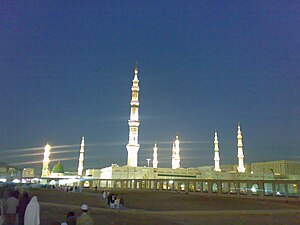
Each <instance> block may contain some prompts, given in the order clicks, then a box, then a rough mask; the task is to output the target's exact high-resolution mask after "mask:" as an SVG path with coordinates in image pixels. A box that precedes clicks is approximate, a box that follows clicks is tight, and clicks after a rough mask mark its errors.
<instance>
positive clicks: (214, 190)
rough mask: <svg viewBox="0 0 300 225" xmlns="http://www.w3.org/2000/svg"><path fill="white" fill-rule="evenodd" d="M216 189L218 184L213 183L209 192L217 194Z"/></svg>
mask: <svg viewBox="0 0 300 225" xmlns="http://www.w3.org/2000/svg"><path fill="white" fill-rule="evenodd" d="M218 189H219V187H218V184H217V183H213V185H212V186H211V191H212V192H213V193H218Z"/></svg>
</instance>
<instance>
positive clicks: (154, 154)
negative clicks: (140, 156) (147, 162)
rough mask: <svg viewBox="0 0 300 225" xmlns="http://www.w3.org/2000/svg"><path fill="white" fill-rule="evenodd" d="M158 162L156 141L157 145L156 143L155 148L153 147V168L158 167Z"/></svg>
mask: <svg viewBox="0 0 300 225" xmlns="http://www.w3.org/2000/svg"><path fill="white" fill-rule="evenodd" d="M157 164H158V161H157V146H156V142H155V145H154V148H153V160H152V165H153V168H157Z"/></svg>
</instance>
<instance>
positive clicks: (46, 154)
mask: <svg viewBox="0 0 300 225" xmlns="http://www.w3.org/2000/svg"><path fill="white" fill-rule="evenodd" d="M44 150H45V151H44V159H43V169H42V177H49V176H50V169H49V163H50V159H49V156H50V150H51V146H50V145H49V144H48V143H47V144H46V146H45V148H44Z"/></svg>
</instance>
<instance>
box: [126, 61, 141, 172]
mask: <svg viewBox="0 0 300 225" xmlns="http://www.w3.org/2000/svg"><path fill="white" fill-rule="evenodd" d="M138 72H139V71H138V68H137V66H135V68H134V79H133V80H132V87H131V92H132V97H131V102H130V105H131V111H130V119H129V120H128V125H129V141H128V144H127V145H126V149H127V152H128V156H127V166H131V167H137V161H138V151H139V149H140V145H139V143H138V134H139V132H138V131H139V125H140V121H139V108H138V106H139V90H140V88H139V79H138Z"/></svg>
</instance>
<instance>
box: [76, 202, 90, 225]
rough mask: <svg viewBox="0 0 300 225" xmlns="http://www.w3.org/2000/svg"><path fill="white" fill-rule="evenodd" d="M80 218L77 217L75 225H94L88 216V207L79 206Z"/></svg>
mask: <svg viewBox="0 0 300 225" xmlns="http://www.w3.org/2000/svg"><path fill="white" fill-rule="evenodd" d="M80 208H81V211H82V214H81V216H79V217H77V220H76V224H77V225H94V220H93V218H92V217H91V216H90V215H89V214H88V210H89V207H88V205H87V204H82V205H81V207H80Z"/></svg>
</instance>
